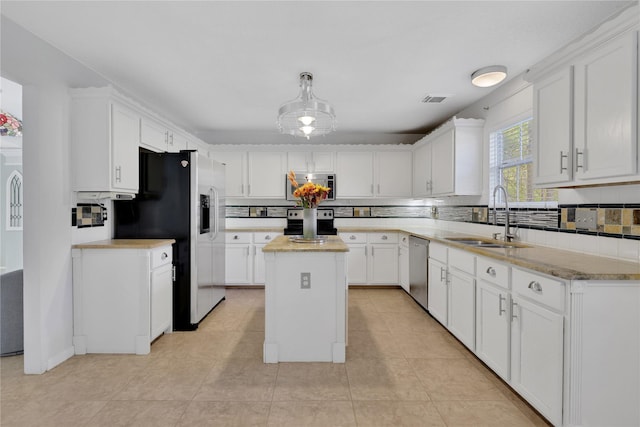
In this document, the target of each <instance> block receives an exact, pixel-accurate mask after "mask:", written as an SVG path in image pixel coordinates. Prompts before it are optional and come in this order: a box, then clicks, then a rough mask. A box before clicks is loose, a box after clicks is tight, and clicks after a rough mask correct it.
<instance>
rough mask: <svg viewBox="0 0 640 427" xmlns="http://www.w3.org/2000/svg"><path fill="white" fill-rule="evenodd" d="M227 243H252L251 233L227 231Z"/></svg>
mask: <svg viewBox="0 0 640 427" xmlns="http://www.w3.org/2000/svg"><path fill="white" fill-rule="evenodd" d="M225 242H227V243H251V233H225Z"/></svg>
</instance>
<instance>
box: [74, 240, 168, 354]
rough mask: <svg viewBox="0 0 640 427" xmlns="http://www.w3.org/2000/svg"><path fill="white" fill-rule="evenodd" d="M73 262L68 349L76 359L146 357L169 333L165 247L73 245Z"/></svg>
mask: <svg viewBox="0 0 640 427" xmlns="http://www.w3.org/2000/svg"><path fill="white" fill-rule="evenodd" d="M72 258H73V346H74V351H75V353H76V354H86V353H135V354H148V353H149V352H150V351H151V341H153V340H154V339H155V338H157V337H158V336H159V335H161V334H162V333H170V332H171V331H172V327H173V322H172V318H173V274H172V249H171V245H170V244H169V245H166V246H158V247H155V248H148V247H142V248H133V247H126V248H122V247H114V245H113V243H111V241H104V242H95V243H90V244H86V245H76V246H74V249H73V250H72Z"/></svg>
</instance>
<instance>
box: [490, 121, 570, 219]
mask: <svg viewBox="0 0 640 427" xmlns="http://www.w3.org/2000/svg"><path fill="white" fill-rule="evenodd" d="M532 121H533V118H532V117H527V118H525V119H523V120H519V121H517V122H515V123H511V124H508V125H506V126H504V127H501V128H499V129H495V130H493V131H491V132H489V186H490V189H489V190H490V191H489V194H491V195H492V194H493V189H494V188H495V187H496V185H502V186H503V187H504V188H505V189H506V190H507V193H508V194H509V200H508V202H509V205H511V206H531V207H541V206H545V207H551V206H556V205H557V202H558V190H556V189H545V188H534V186H533V152H532V147H531V144H532V135H531V130H532ZM503 198H504V196H503V195H502V193H501V192H498V193H497V194H496V204H499V205H500V204H504V203H505V201H504V200H503ZM489 203H490V204H493V197H491V200H490V201H489Z"/></svg>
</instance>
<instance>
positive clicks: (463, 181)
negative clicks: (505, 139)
mask: <svg viewBox="0 0 640 427" xmlns="http://www.w3.org/2000/svg"><path fill="white" fill-rule="evenodd" d="M483 125H484V120H480V119H458V118H455V117H454V118H453V119H451V120H449V121H448V122H447V123H445V124H444V125H442V126H441V127H439V128H438V129H436V130H435V131H434V132H432V133H430V134H429V135H427V136H425V137H424V138H423V139H422V140H420V141H418V142H417V143H416V144H417V145H416V148H415V150H414V162H413V197H432V196H433V197H435V196H438V197H439V196H454V195H479V194H482V161H481V159H482V132H483Z"/></svg>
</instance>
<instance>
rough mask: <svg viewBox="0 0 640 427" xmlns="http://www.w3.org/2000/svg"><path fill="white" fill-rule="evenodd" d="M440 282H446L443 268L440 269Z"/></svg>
mask: <svg viewBox="0 0 640 427" xmlns="http://www.w3.org/2000/svg"><path fill="white" fill-rule="evenodd" d="M440 281H441V282H444V281H446V275H445V274H444V267H440Z"/></svg>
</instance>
